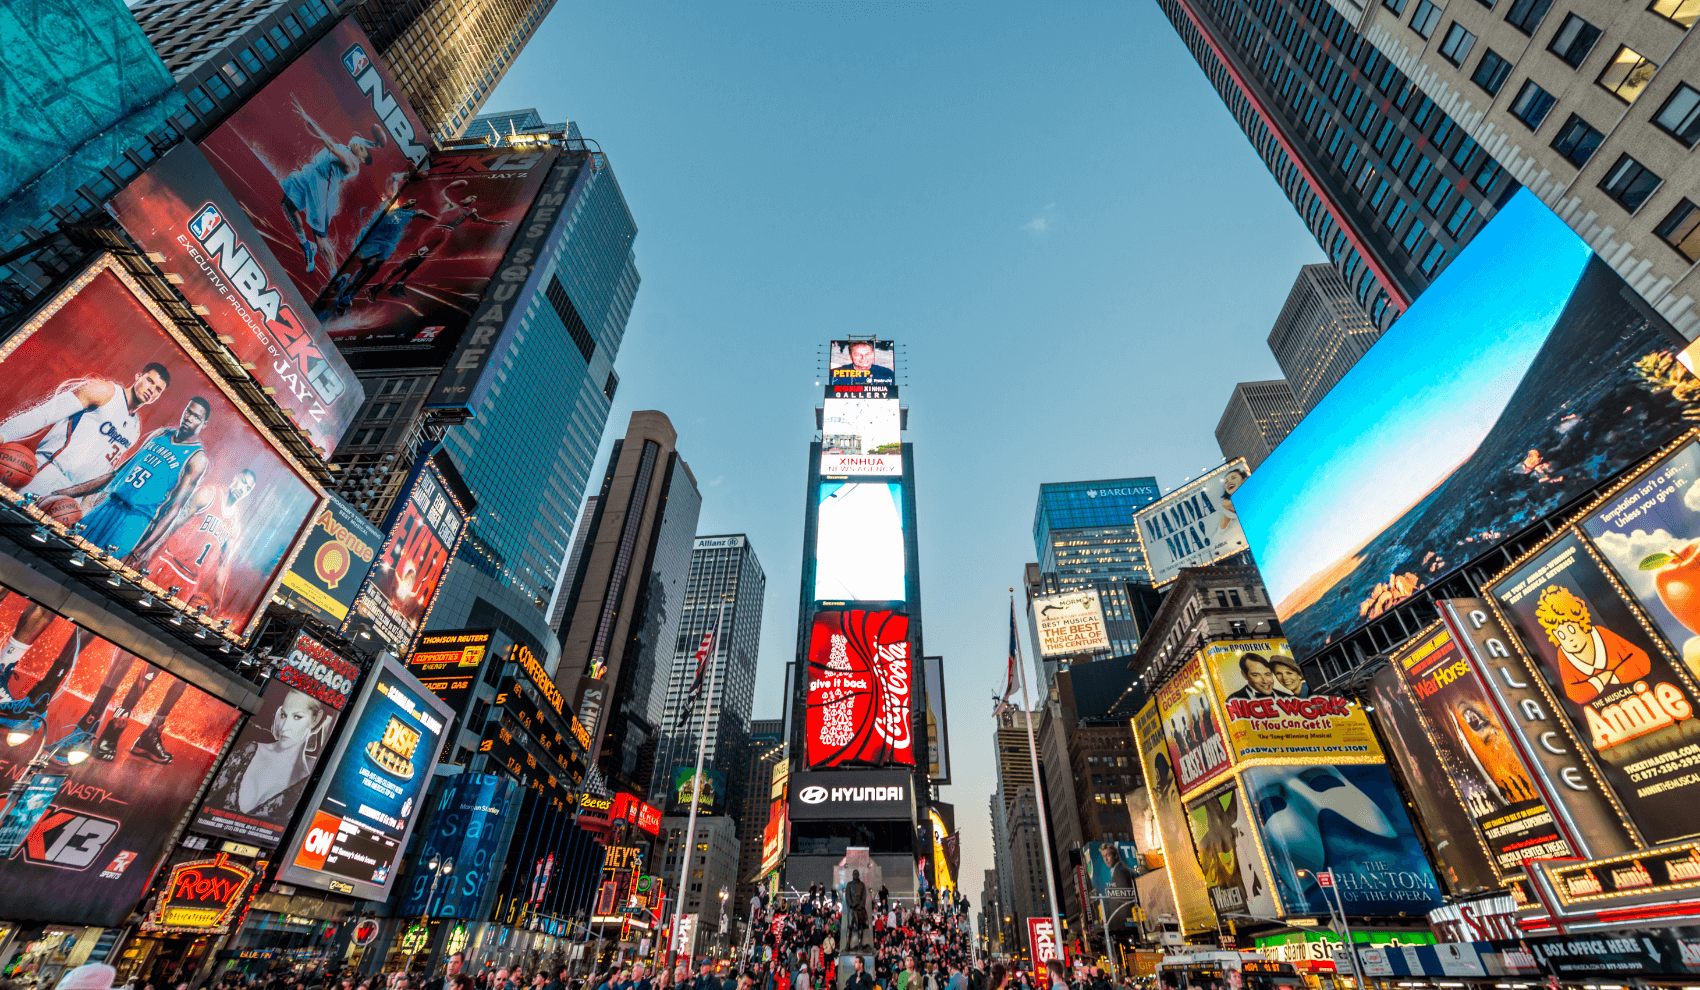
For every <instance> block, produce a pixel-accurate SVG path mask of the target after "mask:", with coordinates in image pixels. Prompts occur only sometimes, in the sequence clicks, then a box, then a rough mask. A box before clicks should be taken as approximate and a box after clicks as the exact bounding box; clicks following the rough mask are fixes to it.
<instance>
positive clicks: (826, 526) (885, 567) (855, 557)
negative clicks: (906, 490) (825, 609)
mask: <svg viewBox="0 0 1700 990" xmlns="http://www.w3.org/2000/svg"><path fill="white" fill-rule="evenodd" d="M817 527H818V528H817V531H816V535H815V600H816V601H833V602H900V601H905V600H907V599H908V597H909V591H908V587H907V584H906V583H905V582H906V579H907V571H906V570H905V561H906V559H907V558H906V555H905V553H904V549H903V486H902V485H900V484H898V483H896V482H890V483H881V482H861V483H856V482H846V481H823V482H821V485H820V514H819V517H818V520H817Z"/></svg>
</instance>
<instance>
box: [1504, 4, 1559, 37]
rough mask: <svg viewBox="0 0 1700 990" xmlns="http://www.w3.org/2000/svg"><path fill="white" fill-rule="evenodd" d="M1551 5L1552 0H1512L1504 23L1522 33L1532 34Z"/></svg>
mask: <svg viewBox="0 0 1700 990" xmlns="http://www.w3.org/2000/svg"><path fill="white" fill-rule="evenodd" d="M1551 7H1552V0H1512V4H1511V9H1510V10H1509V11H1506V14H1505V23H1507V24H1509V25H1511V26H1512V27H1514V28H1516V29H1517V30H1519V31H1521V32H1523V33H1524V34H1534V33H1535V29H1536V28H1538V27H1540V26H1541V18H1543V17H1545V16H1546V15H1547V11H1548V10H1549V9H1550V8H1551Z"/></svg>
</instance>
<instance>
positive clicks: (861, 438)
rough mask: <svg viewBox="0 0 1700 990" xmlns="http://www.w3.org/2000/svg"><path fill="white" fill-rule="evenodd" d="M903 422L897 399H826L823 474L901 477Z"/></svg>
mask: <svg viewBox="0 0 1700 990" xmlns="http://www.w3.org/2000/svg"><path fill="white" fill-rule="evenodd" d="M902 422H903V412H902V410H901V409H899V408H898V407H897V400H896V399H827V400H825V401H824V402H822V404H821V455H820V473H821V474H823V475H852V474H888V475H889V474H902V473H903V430H902Z"/></svg>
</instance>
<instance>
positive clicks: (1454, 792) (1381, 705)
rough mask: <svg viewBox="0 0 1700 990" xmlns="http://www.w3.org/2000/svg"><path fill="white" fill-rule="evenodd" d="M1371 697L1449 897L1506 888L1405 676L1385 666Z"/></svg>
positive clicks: (1378, 673)
mask: <svg viewBox="0 0 1700 990" xmlns="http://www.w3.org/2000/svg"><path fill="white" fill-rule="evenodd" d="M1369 698H1370V700H1371V702H1372V703H1373V704H1374V706H1375V715H1374V718H1375V721H1376V724H1377V725H1378V726H1380V728H1381V731H1382V733H1383V735H1384V737H1385V738H1386V739H1387V747H1386V749H1387V759H1388V762H1389V763H1392V764H1394V765H1396V766H1397V767H1398V768H1399V773H1400V774H1401V776H1402V779H1401V780H1400V783H1401V784H1402V785H1403V787H1404V790H1405V793H1406V794H1407V795H1409V796H1410V799H1411V806H1412V807H1413V808H1415V809H1416V811H1417V820H1418V821H1420V822H1422V825H1423V832H1424V833H1426V834H1427V835H1428V840H1429V848H1430V849H1433V850H1434V853H1435V855H1434V867H1435V870H1436V872H1437V874H1438V877H1439V879H1440V880H1441V881H1442V882H1443V883H1445V884H1446V887H1447V890H1448V892H1449V893H1451V894H1452V895H1453V896H1455V897H1460V896H1464V895H1468V894H1474V893H1477V892H1480V891H1484V890H1494V889H1497V888H1499V887H1501V886H1503V885H1504V884H1503V881H1502V880H1501V879H1500V876H1501V871H1500V870H1499V869H1498V868H1496V867H1495V866H1494V865H1493V861H1492V857H1491V856H1490V854H1489V853H1488V849H1487V844H1486V840H1485V839H1484V838H1483V836H1482V834H1481V832H1480V831H1479V830H1478V829H1477V828H1476V821H1475V817H1474V815H1473V814H1471V813H1470V811H1468V810H1467V809H1466V808H1465V807H1464V804H1463V799H1462V797H1461V796H1460V788H1459V787H1458V785H1456V784H1454V783H1452V781H1451V779H1450V778H1448V776H1447V765H1446V763H1445V762H1444V761H1442V759H1441V756H1440V751H1439V750H1438V749H1437V748H1436V746H1437V743H1436V741H1435V738H1434V736H1432V735H1430V733H1429V729H1428V721H1427V719H1426V718H1425V717H1424V716H1423V715H1422V713H1420V712H1419V711H1418V710H1417V699H1416V696H1415V695H1413V694H1412V693H1411V689H1410V688H1409V687H1407V686H1406V684H1405V678H1404V675H1403V674H1401V673H1400V672H1399V671H1398V670H1397V669H1396V668H1395V667H1393V666H1391V665H1384V666H1383V667H1382V668H1381V669H1380V670H1378V671H1376V674H1375V677H1374V678H1372V679H1371V681H1370V693H1369ZM1466 941H1467V940H1466Z"/></svg>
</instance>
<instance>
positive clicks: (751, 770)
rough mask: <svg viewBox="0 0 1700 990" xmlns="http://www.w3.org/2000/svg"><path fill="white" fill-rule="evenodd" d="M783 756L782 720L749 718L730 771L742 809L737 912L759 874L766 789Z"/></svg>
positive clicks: (767, 799)
mask: <svg viewBox="0 0 1700 990" xmlns="http://www.w3.org/2000/svg"><path fill="white" fill-rule="evenodd" d="M783 759H785V720H784V719H782V718H757V719H751V720H750V738H749V745H748V746H747V747H746V748H745V750H744V758H743V765H742V766H740V767H738V768H737V769H736V770H733V771H731V772H730V773H729V774H728V776H729V777H732V778H733V787H734V788H735V789H737V790H739V791H740V792H741V794H740V795H739V798H740V803H741V806H742V807H743V809H744V811H743V813H742V814H741V815H739V816H738V889H737V892H736V893H737V898H738V911H739V912H740V913H741V914H742V913H747V912H748V910H749V903H750V895H752V894H754V893H755V891H756V883H755V878H756V877H757V876H758V875H759V874H760V873H761V841H762V831H763V830H764V829H765V828H766V827H767V818H768V811H769V809H770V808H771V807H772V805H771V796H770V793H769V792H770V789H771V788H772V786H773V768H774V767H776V766H778V765H779V761H780V760H783Z"/></svg>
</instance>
